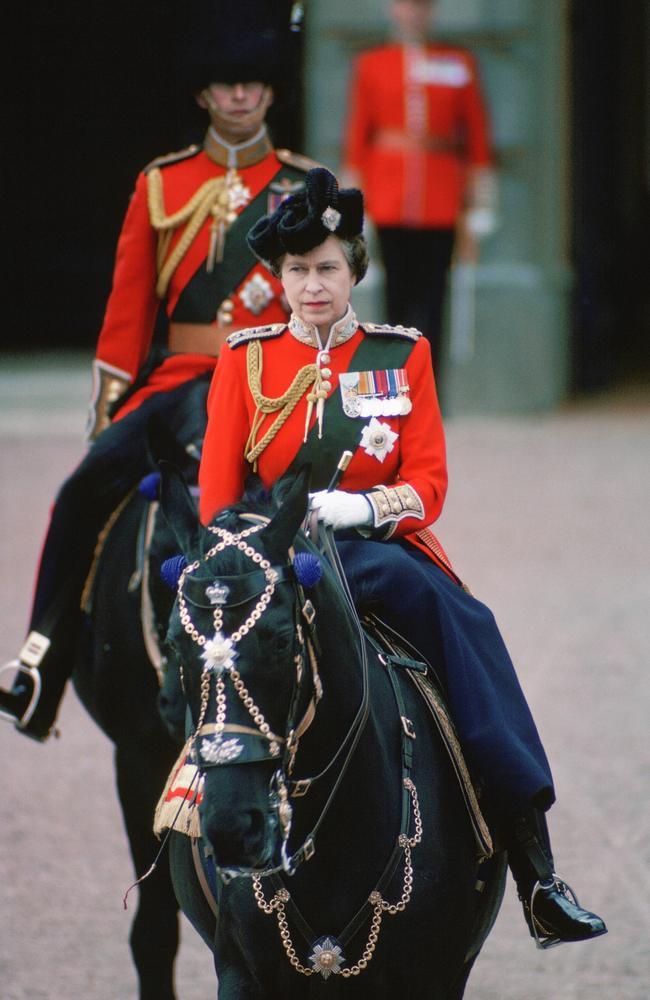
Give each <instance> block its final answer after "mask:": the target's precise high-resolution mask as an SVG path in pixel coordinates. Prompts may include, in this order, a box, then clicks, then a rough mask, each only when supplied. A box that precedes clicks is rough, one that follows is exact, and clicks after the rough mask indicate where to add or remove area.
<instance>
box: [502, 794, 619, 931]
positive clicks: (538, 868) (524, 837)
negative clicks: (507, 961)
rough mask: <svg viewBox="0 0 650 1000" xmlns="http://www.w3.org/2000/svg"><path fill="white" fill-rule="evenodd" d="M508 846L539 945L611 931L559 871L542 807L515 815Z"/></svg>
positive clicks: (522, 898) (513, 871)
mask: <svg viewBox="0 0 650 1000" xmlns="http://www.w3.org/2000/svg"><path fill="white" fill-rule="evenodd" d="M507 849H508V863H509V865H510V869H511V871H512V874H513V876H514V879H515V882H516V883H517V891H518V893H519V898H520V900H521V902H522V906H523V909H524V917H525V918H526V923H527V924H528V928H529V930H530V933H531V935H532V937H534V938H535V941H536V942H537V945H538V947H540V948H550V947H551V946H552V945H554V944H561V943H562V942H563V941H586V940H589V938H594V937H598V936H599V935H600V934H606V933H607V928H606V926H605V924H604V922H603V920H601V918H600V917H599V916H597V915H596V914H595V913H591V912H590V911H589V910H583V909H582V907H581V906H580V905H579V903H578V900H577V898H576V896H575V894H574V892H573V890H572V889H571V888H570V887H569V886H568V885H567V884H566V882H564V881H563V880H562V879H561V878H559V877H558V875H556V874H555V871H554V863H553V854H552V851H551V844H550V840H549V834H548V827H547V825H546V817H545V815H544V813H543V812H542V811H541V809H533V808H530V809H527V810H526V811H525V812H523V813H522V814H519V815H517V816H516V817H514V822H513V823H512V825H511V829H510V835H509V841H508V844H507Z"/></svg>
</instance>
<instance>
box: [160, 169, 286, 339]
mask: <svg viewBox="0 0 650 1000" xmlns="http://www.w3.org/2000/svg"><path fill="white" fill-rule="evenodd" d="M284 177H287V178H289V179H290V180H296V179H297V178H304V173H302V172H301V171H299V170H292V169H291V168H290V167H286V166H281V167H280V168H279V170H278V171H277V172H276V173H275V174H274V175H273V177H272V178H271V179H270V181H269V183H268V184H266V185H265V186H264V187H263V188H262V190H261V191H259V192H258V194H257V195H256V196H255V197H254V198H253V200H252V201H251V202H249V203H248V205H246V207H245V208H244V210H243V211H242V212H240V213H239V215H238V216H237V218H236V219H235V221H234V222H233V223H232V225H231V226H229V228H228V229H227V230H226V243H225V252H224V258H223V260H222V261H220V262H219V263H217V264H215V267H214V270H213V271H212V273H209V272H208V271H207V270H206V267H205V261H204V260H203V261H201V264H200V266H199V267H198V269H197V270H196V271H195V272H194V274H193V275H192V277H191V278H190V280H189V281H188V283H187V285H186V286H185V288H184V289H183V291H182V292H181V294H180V296H179V298H178V302H177V303H176V308H175V309H174V312H173V315H172V317H171V319H172V320H173V321H174V322H175V323H214V320H215V316H216V315H217V309H218V308H219V306H220V305H221V303H222V302H223V300H224V299H227V298H228V297H229V296H231V295H232V294H233V293H234V292H235V291H236V290H237V289H238V288H239V286H240V285H241V283H242V281H243V280H244V278H245V277H246V275H247V274H248V273H249V272H250V271H251V270H252V269H253V267H254V265H255V264H256V259H255V258H254V257H253V254H252V253H251V251H250V250H249V249H248V244H247V243H246V233H247V232H248V230H249V229H250V228H251V226H252V225H253V224H254V223H255V222H257V220H258V219H260V218H261V217H262V216H263V215H266V214H267V213H268V210H269V206H268V198H269V187H270V185H271V184H272V183H273V182H274V181H277V180H278V179H280V180H281V179H282V178H284Z"/></svg>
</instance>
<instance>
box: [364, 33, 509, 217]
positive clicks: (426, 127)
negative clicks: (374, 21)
mask: <svg viewBox="0 0 650 1000" xmlns="http://www.w3.org/2000/svg"><path fill="white" fill-rule="evenodd" d="M490 159H491V155H490V143H489V133H488V123H487V116H486V111H485V108H484V104H483V99H482V96H481V90H480V86H479V80H478V73H477V67H476V63H475V60H474V59H473V57H472V56H471V55H470V53H468V52H466V51H465V50H463V49H458V48H451V47H448V46H443V45H433V44H430V45H426V46H419V45H410V46H406V45H397V44H396V45H386V46H383V47H381V48H377V49H373V50H370V51H369V52H365V53H363V54H362V55H361V56H359V57H358V59H357V60H356V62H355V64H354V67H353V71H352V80H351V90H350V115H349V119H348V125H347V135H346V142H345V164H346V167H347V168H348V169H350V170H353V171H355V172H358V173H360V175H361V177H362V187H363V190H364V195H365V199H366V206H367V210H368V214H369V215H370V217H371V218H372V220H373V221H374V222H375V224H376V225H378V226H409V227H415V228H453V227H454V226H455V224H456V221H457V219H458V215H459V212H460V211H461V208H462V207H463V199H464V196H465V185H466V177H467V170H468V168H473V167H486V166H489V165H490Z"/></svg>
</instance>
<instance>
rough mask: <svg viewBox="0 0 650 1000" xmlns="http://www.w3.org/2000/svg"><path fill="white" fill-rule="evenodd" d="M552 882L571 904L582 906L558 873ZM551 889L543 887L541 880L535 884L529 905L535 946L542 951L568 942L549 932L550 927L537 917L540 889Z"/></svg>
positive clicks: (555, 873)
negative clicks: (536, 897)
mask: <svg viewBox="0 0 650 1000" xmlns="http://www.w3.org/2000/svg"><path fill="white" fill-rule="evenodd" d="M552 880H553V886H554V888H555V889H557V891H558V892H559V893H561V894H562V895H563V896H566V897H567V898H569V899H570V900H571V902H572V903H573V904H574V906H580V903H579V902H578V897H577V896H576V894H575V892H574V891H573V889H572V888H571V886H570V885H569V883H568V882H565V881H564V879H563V878H561V877H560V876H559V875H558V874H557V872H553V875H552ZM549 888H550V886H548V885H542V883H541V882H540V881H539V880H538V881H537V882H535V885H534V886H533V891H532V893H531V896H530V903H529V904H528V910H529V913H530V925H531V928H532V931H533V937H534V938H535V945H536V947H537V948H540V949H542V951H546V950H547V949H548V948H555V947H556V946H557V945H558V944H566V941H564V939H563V938H561V937H560V936H559V935H558V934H556V933H555V932H554V931H552V930H549V928H548V927H545V926H544V924H543V923H542V921H541V920H539V919H538V918H537V917H536V916H535V911H534V908H533V907H534V904H535V896H536V895H537V893H538V892H539V890H540V889H549Z"/></svg>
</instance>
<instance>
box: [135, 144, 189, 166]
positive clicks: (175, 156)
mask: <svg viewBox="0 0 650 1000" xmlns="http://www.w3.org/2000/svg"><path fill="white" fill-rule="evenodd" d="M201 149H202V147H201V146H199V145H197V144H196V143H193V144H192V145H191V146H186V147H185V149H179V150H177V151H176V152H175V153H166V154H165V155H164V156H157V157H156V159H155V160H152V161H151V163H147V165H146V167H145V168H144V171H143V173H145V174H148V173H149V171H150V170H153V169H154V167H168V166H169V165H170V164H171V163H180V161H181V160H189V159H190V158H191V157H192V156H196V154H197V153H200V152H201Z"/></svg>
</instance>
